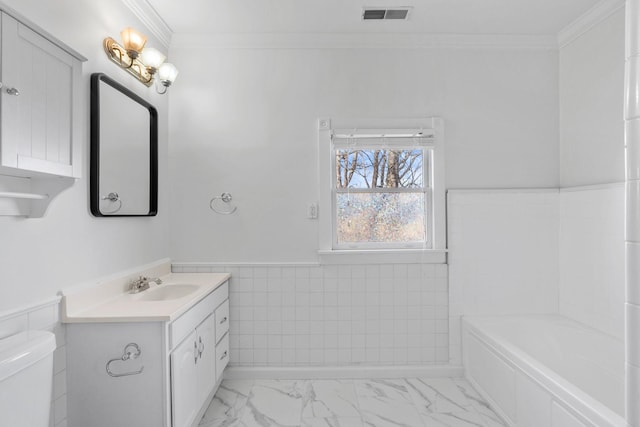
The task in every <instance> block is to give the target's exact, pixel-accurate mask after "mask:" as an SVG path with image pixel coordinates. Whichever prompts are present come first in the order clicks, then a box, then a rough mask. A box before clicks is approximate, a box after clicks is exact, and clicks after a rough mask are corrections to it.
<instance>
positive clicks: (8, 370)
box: [0, 331, 56, 381]
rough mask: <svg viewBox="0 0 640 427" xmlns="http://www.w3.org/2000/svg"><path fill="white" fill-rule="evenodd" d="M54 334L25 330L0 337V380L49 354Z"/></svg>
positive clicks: (52, 345) (52, 346) (53, 343)
mask: <svg viewBox="0 0 640 427" xmlns="http://www.w3.org/2000/svg"><path fill="white" fill-rule="evenodd" d="M55 349H56V336H55V335H54V334H53V333H51V332H47V331H25V332H20V333H18V334H15V335H11V336H9V337H7V338H3V339H0V381H3V380H5V379H6V378H8V377H10V376H12V375H15V374H16V373H18V372H20V371H21V370H23V369H25V368H27V367H29V366H31V365H33V364H34V363H36V362H37V361H39V360H41V359H43V358H45V357H47V356H48V355H50V354H51V353H52V352H53V350H55Z"/></svg>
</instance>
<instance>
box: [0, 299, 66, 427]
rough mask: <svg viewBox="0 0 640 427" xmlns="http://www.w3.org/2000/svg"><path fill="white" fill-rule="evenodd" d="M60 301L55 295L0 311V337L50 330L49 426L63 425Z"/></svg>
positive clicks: (63, 346) (63, 336)
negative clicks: (52, 344)
mask: <svg viewBox="0 0 640 427" xmlns="http://www.w3.org/2000/svg"><path fill="white" fill-rule="evenodd" d="M59 307H60V303H59V301H58V299H57V298H54V299H52V300H51V301H47V302H44V303H40V304H36V305H33V306H29V307H24V308H22V309H20V310H17V311H12V312H11V313H6V314H4V315H3V314H0V339H2V338H6V337H8V336H10V335H14V334H17V333H18V332H23V331H27V330H36V329H37V330H43V331H50V332H53V333H54V334H55V336H56V350H55V351H54V353H53V389H52V393H51V413H50V416H49V426H50V427H65V426H66V425H67V372H66V369H67V362H66V333H65V327H64V325H63V324H62V323H61V322H60V316H59V313H60V311H59Z"/></svg>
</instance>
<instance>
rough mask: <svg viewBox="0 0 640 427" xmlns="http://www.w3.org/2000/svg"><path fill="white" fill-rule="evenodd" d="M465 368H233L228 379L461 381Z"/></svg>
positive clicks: (441, 366)
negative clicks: (416, 379) (411, 379)
mask: <svg viewBox="0 0 640 427" xmlns="http://www.w3.org/2000/svg"><path fill="white" fill-rule="evenodd" d="M463 375H464V368H463V367H462V366H451V365H434V366H297V367H267V366H264V367H254V366H231V367H227V369H225V371H224V378H225V379H233V380H248V379H252V380H266V379H279V380H302V379H310V380H314V379H366V378H374V379H375V378H425V377H426V378H443V377H460V378H461V377H462V376H463Z"/></svg>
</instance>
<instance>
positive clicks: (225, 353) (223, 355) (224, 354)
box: [220, 351, 227, 360]
mask: <svg viewBox="0 0 640 427" xmlns="http://www.w3.org/2000/svg"><path fill="white" fill-rule="evenodd" d="M225 357H227V352H226V351H225V352H224V353H222V356H220V360H224V359H225Z"/></svg>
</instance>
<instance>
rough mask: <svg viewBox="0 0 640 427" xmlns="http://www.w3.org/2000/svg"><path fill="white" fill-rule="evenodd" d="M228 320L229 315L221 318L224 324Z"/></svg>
mask: <svg viewBox="0 0 640 427" xmlns="http://www.w3.org/2000/svg"><path fill="white" fill-rule="evenodd" d="M226 321H227V316H224V317H223V318H222V320H220V324H221V325H222V324H223V323H224V322H226Z"/></svg>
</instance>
